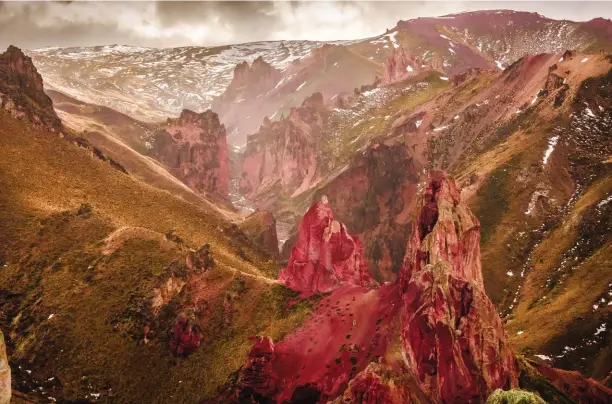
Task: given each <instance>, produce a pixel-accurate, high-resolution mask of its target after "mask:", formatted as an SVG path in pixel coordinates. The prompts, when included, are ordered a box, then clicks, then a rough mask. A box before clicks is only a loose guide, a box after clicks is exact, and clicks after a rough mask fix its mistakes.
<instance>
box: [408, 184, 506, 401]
mask: <svg viewBox="0 0 612 404" xmlns="http://www.w3.org/2000/svg"><path fill="white" fill-rule="evenodd" d="M479 228H480V223H479V222H478V219H476V217H475V216H474V215H473V214H472V213H471V211H470V210H469V208H468V207H467V206H466V205H464V204H463V203H461V201H460V197H459V192H458V190H457V189H456V188H455V184H454V181H453V180H451V179H449V178H448V177H446V175H445V174H443V173H442V172H434V173H432V175H431V176H430V182H429V186H428V187H427V189H426V191H425V193H424V195H423V198H422V200H421V201H420V214H419V216H418V219H417V225H416V226H414V228H413V232H412V236H411V238H410V241H409V245H408V247H407V252H406V258H405V262H404V266H403V268H402V272H401V277H400V279H401V282H402V284H403V286H402V289H403V290H404V294H403V301H404V310H403V311H402V347H403V351H404V355H405V358H406V361H407V363H408V364H409V367H410V369H411V371H412V372H413V374H414V376H415V378H416V380H417V381H418V383H419V385H420V386H421V388H422V389H423V390H424V391H425V392H426V393H427V395H428V396H429V397H430V398H431V399H432V400H434V401H435V402H451V401H457V400H459V401H461V402H484V401H485V400H486V398H487V397H488V396H489V394H491V392H493V391H494V390H495V389H497V388H510V387H515V386H517V385H518V365H517V363H516V359H515V358H514V354H513V353H512V350H511V349H510V346H509V344H508V342H507V341H506V338H505V335H504V329H503V325H502V321H501V319H500V317H499V315H498V314H497V312H496V310H495V306H493V304H492V303H491V301H490V300H489V298H488V297H487V295H486V293H485V291H484V285H483V281H482V271H481V268H480V246H479V242H480V233H479Z"/></svg>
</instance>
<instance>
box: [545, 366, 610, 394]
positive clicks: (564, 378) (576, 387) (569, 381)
mask: <svg viewBox="0 0 612 404" xmlns="http://www.w3.org/2000/svg"><path fill="white" fill-rule="evenodd" d="M534 366H535V368H536V369H537V371H538V372H540V373H541V374H542V376H544V377H545V378H547V379H548V380H549V381H550V382H551V383H552V385H553V386H555V387H556V388H558V389H559V390H560V391H562V392H563V393H565V394H567V395H568V396H569V397H570V398H571V399H572V400H574V401H575V402H576V403H577V404H610V403H611V402H612V389H609V388H607V387H606V386H604V385H603V384H601V383H598V382H596V381H595V380H593V379H588V378H586V377H584V376H583V375H581V374H580V373H578V372H570V371H567V370H561V369H555V368H552V367H550V366H548V365H544V364H536V363H534Z"/></svg>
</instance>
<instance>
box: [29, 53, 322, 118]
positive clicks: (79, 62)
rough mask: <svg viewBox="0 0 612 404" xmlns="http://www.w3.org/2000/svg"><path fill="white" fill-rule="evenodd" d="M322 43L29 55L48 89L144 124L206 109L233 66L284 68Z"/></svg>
mask: <svg viewBox="0 0 612 404" xmlns="http://www.w3.org/2000/svg"><path fill="white" fill-rule="evenodd" d="M320 45H322V42H311V41H288V42H254V43H249V44H242V45H230V46H222V47H213V48H208V47H183V48H168V49H153V48H141V47H131V46H123V45H109V46H96V47H87V48H57V47H55V48H44V49H37V50H33V51H30V52H29V56H31V57H32V59H33V60H34V63H35V64H36V66H37V68H38V70H39V71H40V73H41V74H42V76H43V77H44V79H45V85H46V86H47V88H49V89H57V90H59V91H61V92H63V93H66V94H69V95H70V96H73V97H76V98H78V99H79V100H81V101H84V102H89V103H93V104H98V105H104V106H108V107H111V108H114V109H117V110H118V111H121V112H123V113H127V114H129V115H131V116H133V117H135V118H137V119H141V120H145V121H158V120H164V119H166V118H167V117H168V116H178V115H179V114H180V112H181V110H182V109H183V108H188V109H192V110H195V111H202V110H204V109H207V108H209V107H210V105H211V103H212V100H213V97H214V96H218V95H220V94H221V93H222V92H223V91H224V90H225V88H226V87H227V85H228V84H229V83H230V81H231V80H232V75H233V71H234V67H235V66H236V64H238V63H240V62H243V61H249V62H250V61H252V60H254V59H256V58H257V57H259V56H262V57H263V58H264V59H265V60H266V61H267V62H268V63H270V64H272V65H273V66H274V67H277V68H280V69H284V68H286V67H287V65H288V64H289V63H290V62H292V61H294V60H296V59H299V58H302V57H304V56H306V55H308V54H309V53H310V52H311V51H312V49H314V48H317V47H319V46H320Z"/></svg>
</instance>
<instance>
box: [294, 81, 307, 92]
mask: <svg viewBox="0 0 612 404" xmlns="http://www.w3.org/2000/svg"><path fill="white" fill-rule="evenodd" d="M306 83H307V81H305V82H303V83H302V84H300V85H299V87H298V88H296V89H295V91H300V88H302V87H304V86H305V85H306Z"/></svg>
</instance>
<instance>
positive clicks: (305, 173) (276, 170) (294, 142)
mask: <svg viewBox="0 0 612 404" xmlns="http://www.w3.org/2000/svg"><path fill="white" fill-rule="evenodd" d="M328 118H329V111H328V110H327V108H326V107H325V105H324V104H323V96H322V95H321V93H315V94H313V95H312V96H310V97H309V98H307V99H306V100H304V102H303V104H302V106H301V107H300V108H292V109H291V112H290V113H289V116H288V117H285V118H284V119H281V120H280V121H275V122H272V121H270V120H269V119H265V120H264V123H263V125H262V126H261V127H260V129H259V131H258V132H257V133H255V134H253V135H251V136H249V140H248V143H247V148H246V151H245V154H244V160H243V163H242V178H241V181H240V189H241V192H242V193H244V194H246V195H247V196H248V197H249V198H250V199H251V200H254V201H255V202H258V201H257V195H256V194H257V193H258V192H261V191H262V190H263V189H267V188H268V187H271V186H274V185H276V184H279V185H280V187H281V190H282V191H284V192H285V193H287V194H290V195H291V194H297V193H300V192H301V191H304V190H307V189H308V188H309V187H310V185H311V184H313V183H314V181H315V175H316V174H317V159H316V154H317V144H318V139H319V138H320V137H321V135H322V128H323V126H324V125H325V123H326V122H327V119H328ZM264 206H265V205H264Z"/></svg>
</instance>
